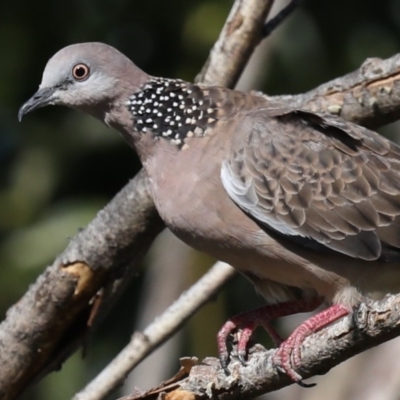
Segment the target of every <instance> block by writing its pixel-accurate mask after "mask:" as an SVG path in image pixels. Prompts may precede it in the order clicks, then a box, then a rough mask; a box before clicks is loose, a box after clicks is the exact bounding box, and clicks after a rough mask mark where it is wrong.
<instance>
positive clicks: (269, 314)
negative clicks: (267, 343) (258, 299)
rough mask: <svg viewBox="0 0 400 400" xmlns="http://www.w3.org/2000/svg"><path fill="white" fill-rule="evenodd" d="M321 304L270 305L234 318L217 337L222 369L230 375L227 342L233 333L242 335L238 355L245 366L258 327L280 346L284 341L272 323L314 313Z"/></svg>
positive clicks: (311, 301)
mask: <svg viewBox="0 0 400 400" xmlns="http://www.w3.org/2000/svg"><path fill="white" fill-rule="evenodd" d="M321 302H322V300H321V299H320V298H314V299H301V300H299V301H290V302H286V303H279V304H269V305H266V306H263V307H260V308H256V309H254V310H250V311H246V312H244V313H241V314H238V315H236V316H234V317H233V318H231V319H230V320H229V321H227V322H226V323H225V324H224V325H223V327H222V328H221V329H220V331H219V332H218V335H217V345H218V354H219V359H220V361H221V366H222V368H223V369H224V370H225V372H226V373H229V371H228V364H229V351H228V346H227V342H228V338H229V336H230V335H231V334H232V333H233V332H235V331H239V333H240V334H239V338H238V342H237V354H238V358H239V360H240V361H241V363H242V364H243V365H245V364H246V355H247V345H248V342H249V340H250V337H251V335H252V333H253V332H254V330H255V329H256V328H257V326H262V327H263V328H264V329H265V330H266V331H267V332H268V333H269V335H270V336H271V338H272V340H273V341H274V343H275V345H276V346H280V345H281V343H282V342H283V340H282V338H281V337H280V335H279V334H278V333H277V332H276V331H275V329H274V328H273V326H272V325H271V321H272V320H274V319H276V318H279V317H284V316H286V315H291V314H295V313H299V312H307V311H312V310H314V309H315V308H317V307H318V306H319V305H320V304H321Z"/></svg>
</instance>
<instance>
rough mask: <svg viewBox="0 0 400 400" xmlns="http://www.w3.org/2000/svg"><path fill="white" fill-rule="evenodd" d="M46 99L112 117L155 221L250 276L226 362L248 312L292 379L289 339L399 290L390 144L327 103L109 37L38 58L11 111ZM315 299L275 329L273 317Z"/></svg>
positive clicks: (397, 191) (244, 330)
mask: <svg viewBox="0 0 400 400" xmlns="http://www.w3.org/2000/svg"><path fill="white" fill-rule="evenodd" d="M48 105H63V106H67V107H70V108H73V109H76V110H79V111H83V112H85V113H88V114H90V115H92V116H94V117H95V118H97V119H99V120H101V121H103V122H104V123H105V124H106V125H108V126H109V127H112V128H114V129H116V130H117V131H119V132H120V133H121V134H122V136H123V137H124V138H125V140H126V141H127V142H128V144H129V145H130V146H131V147H132V148H133V149H134V150H135V151H136V153H137V154H138V156H139V158H140V160H141V163H142V165H143V168H144V169H145V170H146V172H147V174H148V177H149V182H150V191H151V196H152V199H153V201H154V203H155V206H156V208H157V210H158V212H159V214H160V216H161V218H162V219H163V221H164V222H165V224H166V226H167V227H168V228H169V229H170V230H171V231H172V232H173V233H174V234H175V235H176V236H178V237H179V238H180V239H181V240H183V241H184V242H186V243H187V244H188V245H190V246H192V247H194V248H195V249H197V250H200V251H203V252H205V253H207V254H209V255H211V256H213V257H215V258H217V259H219V260H222V261H224V262H226V263H228V264H230V265H232V266H233V267H234V268H235V269H237V270H238V271H239V272H240V273H241V274H242V275H244V276H245V277H246V278H247V279H249V280H250V281H251V282H252V283H253V284H254V286H255V288H256V290H257V292H258V293H259V294H261V295H262V296H263V297H264V298H265V300H266V305H265V306H263V307H260V308H258V309H256V310H250V311H245V312H244V313H242V314H239V315H238V316H234V317H232V318H231V319H230V320H228V321H227V322H226V323H225V324H224V326H223V327H222V328H221V330H220V331H219V333H218V335H217V343H218V351H219V357H220V360H221V364H222V366H223V367H224V369H225V370H228V368H229V351H228V346H227V341H228V338H229V337H230V335H231V334H233V333H235V332H236V331H240V332H241V335H240V336H239V340H238V343H237V349H238V354H239V358H240V360H241V361H242V362H245V361H246V351H247V346H248V341H249V338H250V336H251V334H252V333H253V331H254V330H255V329H256V327H257V326H258V325H261V326H263V327H264V328H265V329H266V330H267V331H268V333H269V334H270V335H271V337H272V339H273V340H274V341H275V343H276V345H277V346H278V349H277V351H276V352H275V353H274V356H273V360H272V361H273V365H274V366H275V367H276V368H277V369H278V371H283V372H284V373H286V374H287V375H288V376H289V377H290V378H291V379H292V380H293V381H294V382H298V383H301V382H302V377H301V375H300V374H299V372H298V371H297V370H298V369H299V367H300V364H301V343H302V342H303V340H304V339H305V338H306V337H307V336H308V335H310V334H312V333H314V332H317V331H318V330H320V329H322V328H323V327H325V326H327V325H329V324H331V323H333V322H335V321H337V320H339V319H340V318H342V317H344V316H346V315H349V314H350V315H351V314H352V313H354V312H355V310H357V307H358V306H359V305H360V304H361V303H362V302H364V301H368V299H370V298H371V297H373V296H375V295H376V293H381V294H382V295H384V294H387V293H398V292H399V291H400V147H399V146H398V145H397V144H395V143H393V142H391V141H389V140H388V139H386V138H384V137H383V136H381V135H379V134H378V133H376V132H374V131H371V130H369V129H367V128H365V127H362V126H359V125H356V124H354V123H351V122H348V121H345V120H344V119H341V118H340V117H339V116H333V115H330V114H324V113H317V112H310V111H307V110H303V109H300V108H295V107H292V106H290V105H286V104H282V103H277V102H273V101H271V100H268V99H266V98H265V97H263V96H261V95H259V94H258V93H255V92H249V93H246V92H241V91H236V90H231V89H227V88H223V87H217V86H204V85H200V84H194V83H189V82H186V81H182V80H179V79H170V78H162V77H153V76H151V75H148V74H147V73H145V72H144V71H142V70H141V69H140V68H139V67H137V66H136V65H135V64H134V63H133V62H132V61H131V60H130V59H129V58H128V57H126V56H125V55H124V54H122V53H121V52H119V51H118V50H117V49H115V48H114V47H111V46H109V45H106V44H103V43H97V42H93V43H91V42H89V43H79V44H73V45H70V46H67V47H65V48H63V49H61V50H59V51H58V52H57V53H56V54H55V55H54V56H53V57H51V58H50V60H49V61H48V63H47V65H46V67H45V69H44V72H43V77H42V81H41V84H40V86H39V89H38V91H37V92H36V93H35V94H34V95H33V96H32V97H31V98H30V99H29V100H28V101H27V102H25V103H24V104H23V105H22V107H21V108H20V109H19V113H18V118H19V120H21V119H22V117H23V116H24V115H26V114H27V113H29V112H31V111H33V110H35V109H38V108H40V107H44V106H48ZM321 305H324V308H323V309H322V311H319V312H318V313H317V314H315V315H314V316H312V317H310V318H309V319H308V320H307V321H305V322H304V323H302V324H301V325H300V326H299V327H297V328H296V329H295V330H294V331H293V332H292V333H291V334H290V336H289V337H288V338H287V339H286V340H283V339H282V338H281V337H280V336H279V334H278V333H277V332H276V331H275V330H274V328H273V327H272V325H271V321H272V320H273V319H275V318H279V317H281V316H284V315H289V314H294V313H298V312H305V311H312V310H315V309H317V308H318V307H319V306H321Z"/></svg>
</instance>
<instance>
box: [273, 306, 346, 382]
mask: <svg viewBox="0 0 400 400" xmlns="http://www.w3.org/2000/svg"><path fill="white" fill-rule="evenodd" d="M348 314H349V310H348V309H347V308H345V307H344V306H342V305H340V304H335V305H333V306H331V307H329V308H327V309H326V310H323V311H321V312H320V313H318V314H316V315H314V316H313V317H311V318H309V319H308V320H307V321H305V322H303V323H302V324H301V325H300V326H298V327H297V328H296V329H295V330H294V331H293V332H292V334H291V335H290V336H289V337H288V338H287V339H286V340H285V341H284V342H283V343H282V344H281V345H280V347H279V349H278V350H277V351H276V353H275V355H274V357H273V360H272V361H273V363H274V365H275V366H276V367H278V368H279V369H281V370H283V371H284V372H285V373H286V374H287V375H288V376H289V377H290V378H291V379H292V380H293V381H294V382H300V381H301V379H302V378H301V376H300V375H299V374H298V373H297V372H296V371H295V370H294V368H297V367H299V366H300V363H301V353H300V350H301V344H302V343H303V340H304V339H305V338H306V337H307V336H309V335H311V334H312V333H315V332H317V331H319V330H320V329H322V328H324V327H325V326H327V325H329V324H331V323H332V322H334V321H336V320H338V319H339V318H342V317H344V316H345V315H348Z"/></svg>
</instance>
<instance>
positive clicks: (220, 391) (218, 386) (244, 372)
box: [121, 295, 400, 400]
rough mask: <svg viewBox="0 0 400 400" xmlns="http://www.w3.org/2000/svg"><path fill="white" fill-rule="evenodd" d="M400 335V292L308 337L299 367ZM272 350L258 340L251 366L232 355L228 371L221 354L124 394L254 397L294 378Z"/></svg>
mask: <svg viewBox="0 0 400 400" xmlns="http://www.w3.org/2000/svg"><path fill="white" fill-rule="evenodd" d="M399 335H400V296H399V295H398V296H388V297H386V298H385V299H383V300H382V301H380V302H371V303H370V304H362V305H361V306H360V307H359V309H358V310H357V311H356V312H355V313H354V314H353V315H352V316H348V317H345V318H343V319H342V320H341V321H339V322H337V323H335V324H334V325H332V326H330V327H328V328H325V329H323V330H321V331H320V332H318V333H316V334H314V335H312V336H310V337H308V338H306V340H305V341H304V343H303V345H302V352H301V353H302V367H301V369H300V370H299V372H300V373H301V375H302V376H303V377H304V378H308V377H311V376H313V375H318V374H325V373H326V372H328V371H329V370H330V369H331V368H332V367H334V366H335V365H338V364H339V363H341V362H342V361H345V360H347V359H348V358H350V357H352V356H354V355H356V354H358V353H360V352H362V351H365V350H367V349H369V348H371V347H374V346H377V345H378V344H381V343H383V342H385V341H387V340H390V339H392V338H394V337H396V336H399ZM274 352H275V350H268V351H266V350H265V349H263V348H262V346H260V345H255V346H254V347H253V348H252V349H251V350H250V354H249V361H248V363H247V365H246V366H243V365H242V364H241V363H240V362H239V361H237V360H233V361H232V362H231V363H230V365H229V370H230V372H231V374H230V375H228V376H227V375H226V374H225V372H224V371H223V370H222V368H221V366H220V363H219V360H218V359H216V358H207V359H205V360H203V362H202V364H201V365H194V366H192V367H191V368H187V370H188V374H187V375H188V376H186V377H184V378H183V379H182V377H179V379H177V380H175V381H173V382H171V381H168V382H167V383H166V384H165V387H163V386H162V385H161V386H160V387H158V388H157V389H155V390H150V391H148V392H146V393H142V394H139V395H137V394H136V395H134V396H127V397H124V398H123V399H124V400H139V399H140V400H146V399H150V398H151V397H152V398H154V394H155V393H164V396H163V398H165V399H166V400H170V399H174V400H177V399H196V400H200V399H216V398H218V399H221V400H222V399H223V400H230V399H241V398H253V397H255V396H258V395H260V394H263V393H267V392H271V391H273V390H277V389H280V388H282V387H284V386H287V385H289V384H291V383H292V382H290V380H289V378H288V377H287V376H286V375H281V374H279V373H278V372H277V370H276V369H275V368H274V367H273V366H272V364H271V357H272V356H273V354H274ZM121 400H122V399H121Z"/></svg>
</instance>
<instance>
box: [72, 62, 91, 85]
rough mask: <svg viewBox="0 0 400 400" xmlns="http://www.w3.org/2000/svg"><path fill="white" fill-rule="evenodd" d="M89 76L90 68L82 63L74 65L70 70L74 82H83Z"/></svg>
mask: <svg viewBox="0 0 400 400" xmlns="http://www.w3.org/2000/svg"><path fill="white" fill-rule="evenodd" d="M89 74H90V68H89V67H88V66H87V65H86V64H83V63H80V64H76V65H74V67H73V68H72V76H73V77H74V79H75V80H76V81H84V80H85V79H86V78H87V77H88V76H89Z"/></svg>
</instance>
